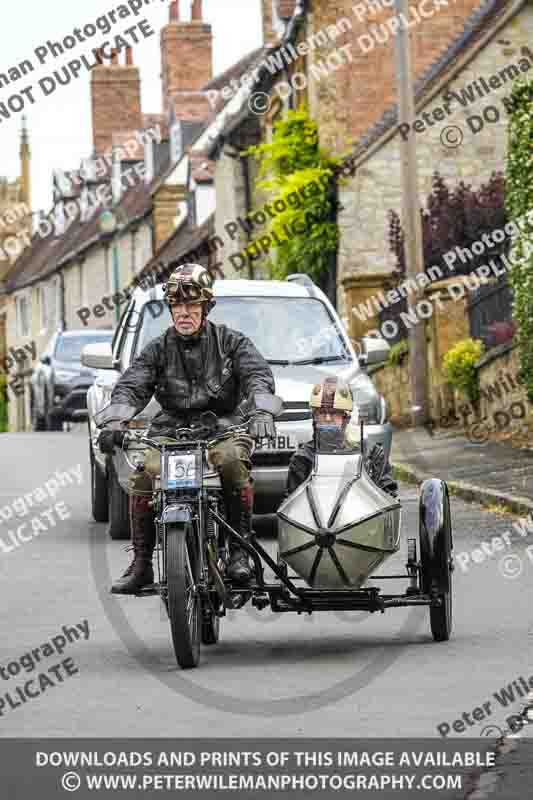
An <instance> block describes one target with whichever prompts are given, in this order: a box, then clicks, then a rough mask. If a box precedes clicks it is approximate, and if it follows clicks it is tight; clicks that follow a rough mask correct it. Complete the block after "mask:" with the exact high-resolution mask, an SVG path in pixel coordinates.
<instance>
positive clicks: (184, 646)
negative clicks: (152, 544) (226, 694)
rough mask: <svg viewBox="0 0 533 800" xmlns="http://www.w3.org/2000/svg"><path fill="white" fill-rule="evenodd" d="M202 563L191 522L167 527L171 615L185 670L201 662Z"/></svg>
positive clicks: (177, 652) (169, 606)
mask: <svg viewBox="0 0 533 800" xmlns="http://www.w3.org/2000/svg"><path fill="white" fill-rule="evenodd" d="M199 577H200V575H199V564H198V554H197V548H196V541H195V537H194V530H193V527H192V525H191V523H189V522H188V523H180V524H175V525H168V526H167V581H168V615H169V617H170V628H171V631H172V641H173V644H174V652H175V653H176V660H177V662H178V664H179V665H180V667H181V668H182V669H190V668H191V667H197V666H198V662H199V661H200V638H201V632H202V631H201V629H202V607H201V600H200V595H199V592H198V580H199Z"/></svg>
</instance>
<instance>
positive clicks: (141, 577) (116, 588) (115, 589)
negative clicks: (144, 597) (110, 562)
mask: <svg viewBox="0 0 533 800" xmlns="http://www.w3.org/2000/svg"><path fill="white" fill-rule="evenodd" d="M150 501H151V497H144V496H138V495H131V496H130V524H131V541H132V545H133V561H132V562H131V564H130V565H129V567H128V568H127V570H126V572H125V573H124V574H123V575H122V577H120V578H119V579H118V581H116V582H115V583H114V584H113V585H112V587H111V591H112V593H113V594H137V593H138V592H139V590H140V589H142V588H143V586H150V585H151V584H152V583H153V582H154V568H153V566H152V555H153V552H154V547H155V537H156V532H155V523H154V513H153V511H152V509H151V508H150V506H149V503H150Z"/></svg>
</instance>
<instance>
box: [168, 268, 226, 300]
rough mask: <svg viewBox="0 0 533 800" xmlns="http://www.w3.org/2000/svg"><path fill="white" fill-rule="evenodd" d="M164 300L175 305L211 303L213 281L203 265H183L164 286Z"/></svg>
mask: <svg viewBox="0 0 533 800" xmlns="http://www.w3.org/2000/svg"><path fill="white" fill-rule="evenodd" d="M163 292H164V298H165V300H166V301H167V303H168V304H169V305H173V304H174V303H179V302H181V303H209V304H210V305H214V301H213V279H212V277H211V275H210V274H209V272H208V271H207V270H206V268H205V267H202V265H201V264H182V265H181V266H179V267H178V268H177V269H175V270H174V271H173V272H172V274H171V275H170V277H169V279H168V281H167V282H166V283H165V285H164V286H163Z"/></svg>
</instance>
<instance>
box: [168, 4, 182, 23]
mask: <svg viewBox="0 0 533 800" xmlns="http://www.w3.org/2000/svg"><path fill="white" fill-rule="evenodd" d="M179 18H180V7H179V3H178V0H172V3H171V4H170V8H169V20H170V22H178V21H179Z"/></svg>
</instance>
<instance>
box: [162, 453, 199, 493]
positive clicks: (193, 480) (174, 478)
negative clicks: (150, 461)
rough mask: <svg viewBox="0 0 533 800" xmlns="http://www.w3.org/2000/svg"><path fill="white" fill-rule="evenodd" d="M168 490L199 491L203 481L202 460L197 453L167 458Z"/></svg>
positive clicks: (166, 486) (165, 479)
mask: <svg viewBox="0 0 533 800" xmlns="http://www.w3.org/2000/svg"><path fill="white" fill-rule="evenodd" d="M165 466H166V469H165V477H164V482H165V487H164V488H166V489H197V488H198V487H199V486H200V483H201V480H202V474H201V469H200V459H199V458H198V456H197V454H196V453H176V454H174V453H173V454H169V455H168V456H167V458H166V465H165Z"/></svg>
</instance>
